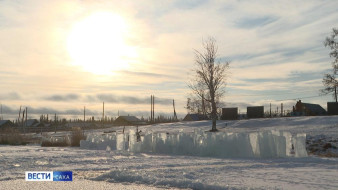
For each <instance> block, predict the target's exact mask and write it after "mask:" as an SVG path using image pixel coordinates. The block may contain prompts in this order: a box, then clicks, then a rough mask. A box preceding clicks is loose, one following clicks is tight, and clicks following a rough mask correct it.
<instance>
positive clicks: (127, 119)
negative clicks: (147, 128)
mask: <svg viewBox="0 0 338 190" xmlns="http://www.w3.org/2000/svg"><path fill="white" fill-rule="evenodd" d="M114 123H115V124H116V125H144V124H146V123H145V122H143V121H141V120H140V119H138V118H137V117H135V116H119V117H118V118H117V119H116V120H115V122H114Z"/></svg>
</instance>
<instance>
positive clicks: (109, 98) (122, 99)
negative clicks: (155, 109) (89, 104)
mask: <svg viewBox="0 0 338 190" xmlns="http://www.w3.org/2000/svg"><path fill="white" fill-rule="evenodd" d="M87 98H88V99H91V100H97V101H103V102H111V103H124V104H150V96H149V97H143V98H139V97H133V96H115V95H112V94H97V95H96V96H95V97H93V96H87ZM155 104H160V105H170V104H172V99H166V98H158V97H156V96H155Z"/></svg>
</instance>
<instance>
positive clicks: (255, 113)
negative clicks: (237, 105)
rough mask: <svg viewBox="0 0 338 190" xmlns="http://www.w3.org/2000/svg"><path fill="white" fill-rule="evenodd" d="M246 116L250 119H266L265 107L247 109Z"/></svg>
mask: <svg viewBox="0 0 338 190" xmlns="http://www.w3.org/2000/svg"><path fill="white" fill-rule="evenodd" d="M246 115H247V117H248V118H263V117H264V106H250V107H247V111H246Z"/></svg>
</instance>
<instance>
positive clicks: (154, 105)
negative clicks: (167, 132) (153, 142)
mask: <svg viewBox="0 0 338 190" xmlns="http://www.w3.org/2000/svg"><path fill="white" fill-rule="evenodd" d="M153 122H154V123H155V96H154V95H153Z"/></svg>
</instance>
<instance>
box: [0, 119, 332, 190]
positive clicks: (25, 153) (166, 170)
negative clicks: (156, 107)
mask: <svg viewBox="0 0 338 190" xmlns="http://www.w3.org/2000/svg"><path fill="white" fill-rule="evenodd" d="M217 127H218V129H219V130H220V131H222V132H227V133H254V132H263V131H271V130H276V131H282V132H290V133H291V134H299V133H306V134H307V143H308V144H307V149H308V154H309V156H308V157H303V158H294V157H286V158H231V159H229V158H214V157H198V156H186V155H167V154H155V153H133V152H128V151H116V150H88V149H81V148H72V147H64V148H61V147H40V146H36V145H28V146H0V189H37V188H39V189H40V188H41V189H43V188H48V189H93V188H95V189H161V188H165V189H168V188H169V189H248V188H253V189H338V180H337V177H338V158H337V156H336V155H337V154H336V153H337V150H336V148H335V147H336V146H337V140H338V117H337V116H330V117H329V116H327V117H293V118H275V119H251V120H238V121H219V122H218V126H217ZM129 129H135V127H126V129H125V130H126V131H127V130H129ZM196 129H199V130H202V131H207V130H209V129H210V122H209V121H201V122H181V123H173V124H160V125H152V126H142V127H139V130H142V131H143V132H145V131H152V132H154V133H161V132H164V133H169V134H172V133H177V132H184V133H190V132H193V131H194V130H196ZM111 130H116V131H118V132H121V131H122V130H123V128H122V127H119V128H112V129H102V130H91V131H86V134H87V135H89V134H103V132H104V131H111ZM328 144H330V145H328ZM65 170H67V171H69V170H71V171H73V182H26V181H25V180H24V176H25V171H65Z"/></svg>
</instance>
